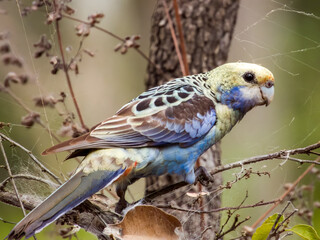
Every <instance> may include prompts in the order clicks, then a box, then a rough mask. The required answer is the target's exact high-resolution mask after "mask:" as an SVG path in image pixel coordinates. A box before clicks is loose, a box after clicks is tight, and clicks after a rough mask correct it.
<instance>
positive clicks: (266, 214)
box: [251, 144, 320, 229]
mask: <svg viewBox="0 0 320 240" xmlns="http://www.w3.org/2000/svg"><path fill="white" fill-rule="evenodd" d="M314 145H315V144H314ZM311 146H312V145H311ZM309 147H310V146H309ZM307 148H308V147H307ZM311 150H312V149H311ZM292 151H297V149H295V150H292ZM319 161H320V157H318V158H317V159H316V160H315V162H319ZM314 166H315V164H312V165H310V166H309V167H308V168H307V169H306V170H305V171H304V172H303V173H302V174H301V175H300V176H299V177H298V178H297V179H296V180H295V181H294V183H293V184H292V185H291V186H290V187H289V188H288V189H287V190H286V191H285V192H284V193H283V194H282V195H281V197H280V198H279V199H278V201H277V202H275V203H274V205H273V206H271V207H270V208H269V209H268V210H267V211H266V212H265V213H264V214H262V215H261V216H260V217H259V219H258V220H257V221H256V222H255V223H254V224H252V226H251V228H252V229H255V228H256V227H257V226H258V225H259V224H260V222H261V221H263V219H264V218H265V217H266V216H268V215H269V213H270V212H271V211H272V210H273V209H275V207H277V206H278V205H279V204H280V203H281V202H282V201H283V199H284V198H285V197H286V196H287V195H288V194H289V193H290V192H291V191H292V190H293V189H294V188H295V187H296V186H297V185H298V183H299V182H300V181H301V180H302V179H303V178H304V177H305V176H306V175H307V174H308V173H309V172H310V171H311V170H312V168H314Z"/></svg>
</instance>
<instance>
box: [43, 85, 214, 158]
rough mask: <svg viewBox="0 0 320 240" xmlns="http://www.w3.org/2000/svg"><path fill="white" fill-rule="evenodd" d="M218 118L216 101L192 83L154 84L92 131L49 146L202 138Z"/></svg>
mask: <svg viewBox="0 0 320 240" xmlns="http://www.w3.org/2000/svg"><path fill="white" fill-rule="evenodd" d="M215 122H216V112H215V105H214V102H213V101H212V99H210V98H208V97H206V96H205V95H204V94H203V93H202V92H199V89H198V88H197V89H196V88H192V87H191V86H190V85H186V86H184V85H178V86H170V88H166V89H158V88H154V89H152V90H151V93H150V91H148V92H145V93H143V94H142V95H140V96H139V97H138V98H136V99H134V100H133V101H132V102H130V103H128V104H127V105H125V106H124V107H123V108H121V109H120V110H119V111H118V112H117V114H116V115H114V116H113V117H111V118H109V119H107V120H106V121H104V122H102V123H101V124H100V125H98V126H97V127H95V128H94V129H93V130H92V131H91V132H89V133H87V134H85V135H83V136H80V137H78V138H75V139H71V140H69V141H66V142H63V143H60V144H58V145H56V146H53V147H51V148H49V149H47V150H46V151H45V152H44V153H43V154H48V153H52V152H61V151H66V150H75V149H95V148H110V147H123V148H128V147H132V148H137V147H145V146H162V145H166V144H172V143H174V144H180V145H181V146H185V147H186V146H189V145H191V144H194V143H195V142H197V141H199V140H200V139H201V138H202V137H204V136H205V135H206V134H207V133H208V131H209V130H210V129H211V128H212V127H213V126H214V124H215Z"/></svg>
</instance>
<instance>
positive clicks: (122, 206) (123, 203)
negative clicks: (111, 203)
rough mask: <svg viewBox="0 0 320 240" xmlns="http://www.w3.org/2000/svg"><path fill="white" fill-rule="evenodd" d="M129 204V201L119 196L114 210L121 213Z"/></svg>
mask: <svg viewBox="0 0 320 240" xmlns="http://www.w3.org/2000/svg"><path fill="white" fill-rule="evenodd" d="M128 206H129V203H128V202H127V201H126V200H125V199H124V198H120V200H119V202H117V204H116V208H115V212H116V213H118V214H121V213H122V211H123V209H125V208H126V207H128Z"/></svg>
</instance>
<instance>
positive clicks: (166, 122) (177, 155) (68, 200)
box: [7, 62, 274, 239]
mask: <svg viewBox="0 0 320 240" xmlns="http://www.w3.org/2000/svg"><path fill="white" fill-rule="evenodd" d="M273 95H274V77H273V75H272V73H271V72H270V71H269V70H268V69H266V68H264V67H262V66H259V65H255V64H250V63H240V62H238V63H228V64H224V65H222V66H220V67H217V68H215V69H213V70H211V71H209V72H207V73H202V74H197V75H193V76H186V77H182V78H177V79H174V80H171V81H169V82H167V83H166V84H164V85H161V86H158V87H155V88H151V89H149V90H148V91H146V92H144V93H142V94H141V95H140V96H138V97H137V98H135V99H133V100H132V101H131V102H129V103H128V104H126V105H124V106H123V107H122V108H121V109H120V110H119V111H118V112H117V113H116V114H115V115H114V116H112V117H110V118H108V119H107V120H106V121H104V122H102V123H100V124H99V125H97V126H96V127H95V128H94V129H93V130H92V131H91V132H89V133H87V134H85V135H83V136H80V137H78V138H75V139H71V140H69V141H66V142H63V143H60V144H58V145H56V146H53V147H51V148H49V149H47V150H46V151H44V152H43V154H44V155H47V154H49V153H57V152H61V151H70V150H71V151H74V152H73V153H72V154H71V156H69V157H75V156H85V158H84V160H83V161H82V163H81V164H80V166H79V167H78V170H77V171H76V173H75V174H74V175H73V176H72V177H71V178H70V179H69V180H68V181H67V182H66V183H64V184H63V185H62V186H61V187H59V188H58V189H57V190H56V191H55V192H54V193H52V194H51V195H50V196H49V197H48V198H47V199H46V200H45V201H44V202H43V203H41V204H40V205H39V206H37V207H36V208H35V209H34V210H33V211H31V212H30V213H29V214H28V215H27V216H26V217H25V218H24V219H22V220H21V221H20V222H19V223H18V224H17V225H16V226H15V227H14V228H13V230H12V231H11V232H10V233H9V235H8V237H7V238H8V239H20V238H22V237H23V236H25V237H26V238H29V237H31V236H33V235H34V234H35V233H37V232H39V231H41V229H43V228H44V227H45V226H47V225H48V224H50V223H51V222H53V221H54V220H56V219H57V218H59V217H60V216H61V215H63V214H64V213H66V212H67V211H69V210H71V209H72V208H74V207H76V206H77V205H79V204H80V203H81V202H83V201H84V200H85V199H87V198H88V197H90V196H91V195H93V194H94V193H96V192H97V191H99V190H101V189H102V188H104V187H106V186H109V185H111V184H116V191H117V194H118V195H119V197H120V201H125V200H124V194H125V191H126V188H127V186H128V185H129V184H131V183H132V182H134V181H135V180H136V179H139V178H142V177H146V176H150V175H162V174H165V173H169V174H178V175H181V176H183V177H184V179H185V181H186V182H188V183H193V182H194V181H195V179H196V176H195V172H194V164H195V162H196V160H197V159H198V158H199V157H200V155H201V154H202V153H204V152H205V151H206V150H207V149H208V148H210V147H211V146H212V145H214V144H215V143H216V142H217V141H219V140H220V139H221V138H222V137H223V136H224V135H225V134H227V133H228V132H229V131H230V130H231V129H232V127H233V126H234V125H235V124H236V123H237V122H239V121H240V120H241V119H242V118H243V116H244V115H245V114H246V113H247V112H248V111H249V110H250V109H252V108H254V107H255V106H260V105H266V106H268V105H269V103H270V102H271V100H272V99H273Z"/></svg>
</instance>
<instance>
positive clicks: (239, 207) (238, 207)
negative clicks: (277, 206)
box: [155, 199, 279, 214]
mask: <svg viewBox="0 0 320 240" xmlns="http://www.w3.org/2000/svg"><path fill="white" fill-rule="evenodd" d="M277 201H279V199H275V200H272V201H268V202H264V201H260V202H257V203H255V204H252V205H243V206H237V207H221V208H216V209H212V210H209V211H201V210H194V209H186V208H181V207H173V206H171V205H155V207H158V208H166V209H171V210H176V211H181V212H192V213H196V214H203V213H204V214H208V213H214V212H222V211H231V210H239V209H244V208H255V207H261V206H266V205H270V204H274V203H275V202H277Z"/></svg>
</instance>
